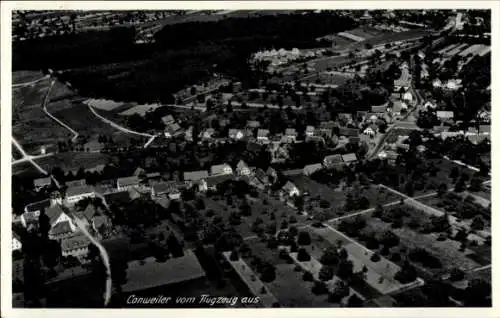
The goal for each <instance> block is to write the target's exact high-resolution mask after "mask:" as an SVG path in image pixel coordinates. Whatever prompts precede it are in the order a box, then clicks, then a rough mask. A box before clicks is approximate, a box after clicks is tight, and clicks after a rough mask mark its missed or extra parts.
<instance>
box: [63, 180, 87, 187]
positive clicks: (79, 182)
mask: <svg viewBox="0 0 500 318" xmlns="http://www.w3.org/2000/svg"><path fill="white" fill-rule="evenodd" d="M65 184H66V186H67V187H68V188H69V187H78V186H83V185H86V184H87V182H86V181H85V179H79V180H73V181H66V182H65Z"/></svg>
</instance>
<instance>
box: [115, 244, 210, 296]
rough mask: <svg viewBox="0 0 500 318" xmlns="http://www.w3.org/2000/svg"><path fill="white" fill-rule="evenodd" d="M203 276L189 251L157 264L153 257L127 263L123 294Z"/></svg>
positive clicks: (197, 262) (193, 255)
mask: <svg viewBox="0 0 500 318" xmlns="http://www.w3.org/2000/svg"><path fill="white" fill-rule="evenodd" d="M204 276H205V271H204V270H203V268H202V267H201V265H200V263H199V261H198V258H197V257H196V255H195V254H194V253H193V252H192V251H191V250H186V251H184V256H182V257H177V258H171V259H168V260H167V261H166V262H157V261H156V259H155V258H154V257H149V258H146V259H144V260H143V263H142V264H141V261H137V260H135V261H131V262H129V263H128V269H127V282H126V283H125V284H124V285H123V286H122V291H123V292H124V293H129V292H133V291H139V290H145V289H149V288H153V287H157V286H162V285H168V284H174V283H179V282H183V281H190V280H194V279H197V278H201V277H204Z"/></svg>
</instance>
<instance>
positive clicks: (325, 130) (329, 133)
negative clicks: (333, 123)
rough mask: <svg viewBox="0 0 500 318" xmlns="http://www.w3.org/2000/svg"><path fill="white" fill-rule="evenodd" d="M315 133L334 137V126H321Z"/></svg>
mask: <svg viewBox="0 0 500 318" xmlns="http://www.w3.org/2000/svg"><path fill="white" fill-rule="evenodd" d="M315 135H317V136H321V137H324V138H332V137H333V129H332V128H319V129H317V130H316V132H315Z"/></svg>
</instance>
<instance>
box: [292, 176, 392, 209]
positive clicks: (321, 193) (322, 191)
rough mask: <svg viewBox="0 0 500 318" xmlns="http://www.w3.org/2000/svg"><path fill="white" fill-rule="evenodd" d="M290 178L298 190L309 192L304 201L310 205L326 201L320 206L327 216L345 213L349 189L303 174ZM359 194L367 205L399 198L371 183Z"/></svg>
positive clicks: (370, 205)
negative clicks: (365, 200) (331, 185)
mask: <svg viewBox="0 0 500 318" xmlns="http://www.w3.org/2000/svg"><path fill="white" fill-rule="evenodd" d="M291 180H292V182H294V183H295V185H296V186H297V187H298V188H299V190H301V191H302V192H307V193H309V200H306V202H307V201H309V202H310V203H312V204H311V205H312V207H314V204H315V203H317V201H321V200H325V201H327V202H328V204H329V206H328V207H326V206H323V207H321V209H322V210H323V212H324V213H325V215H326V217H327V218H334V217H339V216H342V215H344V214H346V212H345V210H344V206H345V203H346V199H347V193H349V190H347V191H346V189H340V188H337V189H332V188H330V187H328V186H326V185H324V184H321V183H318V182H316V181H314V180H312V179H310V178H309V177H307V176H303V175H301V176H296V177H291ZM359 195H360V196H363V197H365V198H366V199H368V202H369V207H375V206H376V205H377V204H386V203H389V202H393V201H397V200H399V199H400V197H399V196H398V195H396V194H394V193H392V192H389V191H387V190H385V189H384V188H379V187H377V186H373V185H372V186H368V187H364V188H362V189H361V191H360V194H359ZM318 197H319V200H318ZM313 202H314V203H313ZM320 204H321V202H320ZM306 206H307V203H306ZM355 211H356V210H353V211H350V213H354V212H355Z"/></svg>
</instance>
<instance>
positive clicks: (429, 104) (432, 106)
mask: <svg viewBox="0 0 500 318" xmlns="http://www.w3.org/2000/svg"><path fill="white" fill-rule="evenodd" d="M436 108H437V105H436V104H435V103H433V102H431V101H426V102H425V104H424V109H425V110H429V109H436Z"/></svg>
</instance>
